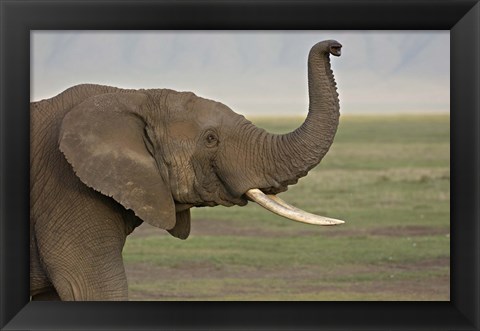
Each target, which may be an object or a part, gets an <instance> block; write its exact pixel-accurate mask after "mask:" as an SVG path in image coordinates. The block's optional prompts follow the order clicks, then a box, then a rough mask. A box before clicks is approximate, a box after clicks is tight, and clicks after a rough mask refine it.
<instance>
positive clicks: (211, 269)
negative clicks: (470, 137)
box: [124, 115, 450, 301]
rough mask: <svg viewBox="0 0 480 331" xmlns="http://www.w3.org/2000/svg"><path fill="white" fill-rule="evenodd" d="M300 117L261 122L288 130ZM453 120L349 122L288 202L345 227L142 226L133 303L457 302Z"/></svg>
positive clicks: (133, 243)
mask: <svg viewBox="0 0 480 331" xmlns="http://www.w3.org/2000/svg"><path fill="white" fill-rule="evenodd" d="M301 120H302V119H300V118H280V119H271V118H270V119H269V118H265V119H261V118H258V119H254V120H253V122H254V123H255V124H257V125H259V126H261V127H263V128H265V129H267V130H268V131H271V132H278V133H283V132H288V131H290V130H291V129H292V128H295V127H297V126H298V125H299V124H300V123H301ZM449 141H450V130H449V116H448V115H388V116H387V115H385V116H371V115H362V116H360V115H359V116H342V117H341V121H340V127H339V130H338V133H337V136H336V138H335V141H334V143H333V145H332V147H331V149H330V151H329V153H328V154H327V155H326V157H325V158H324V160H323V161H322V163H321V164H320V165H319V166H317V167H316V168H315V169H313V170H312V171H311V172H310V173H309V175H308V176H307V177H304V178H303V179H301V180H300V181H299V183H298V184H297V185H295V186H292V187H290V189H289V190H288V191H287V192H285V193H282V194H281V197H282V198H284V199H285V200H287V201H289V202H290V203H292V204H293V205H296V206H298V207H300V208H303V209H305V210H307V211H310V212H314V213H317V214H320V215H324V216H330V217H334V218H339V219H343V220H345V221H346V224H344V225H341V226H337V227H316V226H312V225H305V224H300V223H295V222H292V221H289V220H286V219H283V218H281V217H279V216H275V215H273V214H271V213H269V212H267V211H265V210H264V209H262V208H260V207H259V206H257V205H255V204H253V203H249V204H248V206H246V207H231V208H225V207H215V208H199V209H195V210H193V211H192V232H191V235H190V237H189V238H188V239H187V240H185V241H181V240H178V239H175V238H173V237H171V236H170V235H168V234H167V233H166V232H165V231H162V230H159V229H156V228H153V227H152V226H149V225H148V224H143V225H142V226H140V227H139V228H138V229H136V230H135V232H134V233H133V234H132V235H131V236H130V237H129V238H128V239H127V243H126V246H125V250H124V259H125V261H126V262H125V264H126V270H127V276H128V280H129V286H130V290H129V291H130V293H129V295H130V299H131V300H182V301H183V300H302V301H304V300H322V301H329V300H388V301H403V300H406V301H409V300H415V301H416V300H435V301H440V300H449V299H450V290H449V282H450V218H449V214H450V167H449V165H450V144H449Z"/></svg>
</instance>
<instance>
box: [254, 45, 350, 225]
mask: <svg viewBox="0 0 480 331" xmlns="http://www.w3.org/2000/svg"><path fill="white" fill-rule="evenodd" d="M341 47H342V45H341V44H340V43H338V42H337V41H334V40H327V41H322V42H319V43H317V44H316V45H314V46H313V47H312V49H311V50H310V54H309V57H308V87H309V98H310V105H309V112H308V115H307V118H306V120H305V122H304V123H303V124H302V125H301V126H300V127H299V128H297V129H296V130H295V131H293V132H290V133H287V134H284V135H273V134H262V135H261V136H262V137H263V144H262V145H263V146H262V147H261V149H262V150H263V151H261V153H260V154H258V155H259V156H265V155H269V156H270V157H271V158H273V162H271V161H269V162H268V164H269V165H273V166H270V167H273V169H269V170H267V173H270V176H269V178H268V179H267V182H269V185H268V186H266V187H258V189H260V190H261V191H263V192H265V193H267V194H268V193H278V192H281V191H284V190H285V189H286V187H287V185H289V184H292V183H295V182H296V181H297V180H298V179H299V178H301V177H303V176H305V175H306V174H307V172H308V171H309V170H310V169H312V168H313V167H315V166H316V165H317V164H318V163H319V162H320V161H321V160H322V158H323V157H324V156H325V154H326V153H327V151H328V150H329V148H330V146H331V144H332V142H333V138H334V136H335V133H336V131H337V127H338V121H339V116H340V113H339V109H340V107H339V100H338V93H337V89H336V83H335V80H334V77H333V72H332V70H331V68H330V54H332V55H335V56H340V50H341ZM260 162H261V161H260ZM247 196H248V197H249V198H250V199H252V200H254V201H256V202H258V203H259V204H261V205H264V206H265V203H264V202H263V200H264V198H266V199H267V200H268V195H267V196H265V197H263V196H262V195H261V192H260V194H259V193H258V192H257V191H255V190H254V191H252V190H250V191H248V192H247ZM267 200H265V201H267ZM270 200H271V202H270V203H268V204H267V205H268V208H267V207H266V208H267V209H270V210H272V211H274V212H276V213H278V214H280V215H282V216H285V217H288V218H292V217H290V216H291V215H293V214H295V213H297V212H298V210H296V209H295V208H294V207H291V206H289V205H285V204H284V203H279V201H278V200H277V201H275V199H270ZM292 210H293V211H294V213H293V214H292V212H291V211H292ZM310 215H311V214H310ZM293 219H295V217H294V218H293ZM295 220H297V221H302V222H307V223H312V224H321V225H332V224H339V223H343V222H342V221H337V220H332V219H325V218H324V219H323V220H322V219H316V220H313V219H312V217H311V216H309V215H307V216H305V215H304V216H301V217H297V218H296V219H295ZM309 220H310V221H309Z"/></svg>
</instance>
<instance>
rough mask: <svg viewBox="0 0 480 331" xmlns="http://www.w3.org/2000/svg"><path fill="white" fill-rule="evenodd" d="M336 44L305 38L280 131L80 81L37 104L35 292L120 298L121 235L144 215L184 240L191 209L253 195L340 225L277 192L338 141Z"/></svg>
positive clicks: (185, 101) (149, 93)
mask: <svg viewBox="0 0 480 331" xmlns="http://www.w3.org/2000/svg"><path fill="white" fill-rule="evenodd" d="M341 47H342V46H341V44H340V43H338V42H336V41H333V40H330V41H323V42H320V43H317V44H316V45H314V46H313V47H312V49H311V51H310V53H309V57H308V84H309V98H310V107H309V113H308V116H307V118H306V120H305V122H304V123H303V124H302V125H301V126H300V127H299V128H298V129H296V130H295V131H293V132H291V133H288V134H283V135H277V134H270V133H267V132H266V131H265V130H263V129H260V128H257V127H256V126H254V125H253V124H252V123H251V122H249V121H248V120H246V119H245V118H244V117H243V116H241V115H238V114H236V113H235V112H233V111H232V110H231V109H229V108H228V107H227V106H225V105H223V104H222V103H219V102H215V101H212V100H207V99H204V98H201V97H198V96H196V95H195V94H193V93H191V92H176V91H173V90H168V89H145V90H144V89H142V90H131V89H129V90H127V89H120V88H115V87H109V86H100V85H78V86H75V87H72V88H69V89H67V90H66V91H64V92H62V93H61V94H59V95H57V96H55V97H53V98H51V99H48V100H42V101H39V102H32V103H31V106H30V108H31V109H30V111H31V152H30V153H31V156H30V165H31V173H30V176H31V202H30V208H31V217H30V219H31V221H30V233H31V235H30V253H31V255H30V256H31V261H30V293H31V296H32V299H33V300H37V299H61V300H126V299H127V289H128V288H127V279H126V275H125V270H124V266H123V261H122V248H123V246H124V243H125V240H126V236H127V235H128V234H130V233H131V232H132V231H133V230H134V229H135V227H137V226H138V225H140V224H141V223H142V222H143V221H145V222H147V223H149V224H151V225H154V226H156V227H159V228H162V229H165V230H167V231H168V232H169V233H170V234H171V235H173V236H174V237H177V238H181V239H186V238H187V237H188V235H189V232H190V208H192V207H201V206H216V205H223V206H232V205H239V206H243V205H245V204H247V202H248V200H253V201H256V202H258V203H259V204H261V205H262V206H264V207H265V208H267V209H270V210H272V211H274V212H276V213H279V214H280V215H282V216H286V217H289V218H292V219H294V220H297V221H303V222H307V223H314V224H321V225H333V224H339V223H343V221H339V220H335V219H329V218H326V217H321V216H316V215H312V214H308V213H305V212H303V211H301V210H299V209H296V208H295V207H292V206H290V205H289V204H287V203H286V202H284V201H282V200H281V199H279V198H278V197H276V196H275V194H277V193H279V192H282V191H285V190H287V186H288V185H290V184H295V183H296V182H297V181H298V179H299V178H300V177H303V176H305V175H306V174H307V172H308V171H309V170H310V169H312V168H313V167H314V166H316V165H317V164H318V163H319V162H320V160H321V159H322V158H323V156H324V155H325V154H326V153H327V151H328V149H329V148H330V145H331V144H332V142H333V139H334V136H335V133H336V130H337V126H338V121H339V101H338V94H337V92H336V83H335V81H334V77H333V73H332V71H331V69H330V54H332V55H335V56H339V55H340V50H341Z"/></svg>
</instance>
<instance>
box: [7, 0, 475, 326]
mask: <svg viewBox="0 0 480 331" xmlns="http://www.w3.org/2000/svg"><path fill="white" fill-rule="evenodd" d="M0 10H1V12H0V22H1V23H0V24H1V63H0V65H1V68H0V72H1V81H0V87H1V89H0V93H1V94H0V98H1V113H0V116H1V117H0V125H1V131H0V133H1V150H0V152H1V177H0V181H1V193H0V194H1V196H0V198H1V199H0V203H1V205H0V212H1V232H0V235H1V249H0V254H1V255H0V257H1V260H0V262H1V266H0V267H1V269H0V272H1V273H0V277H1V278H0V287H1V288H0V291H1V294H0V314H1V319H0V327H2V328H3V329H5V330H27V329H28V330H40V329H48V330H73V329H75V330H83V329H86V330H88V329H95V330H112V329H121V330H128V329H132V330H145V329H149V330H151V329H236V330H243V329H277V330H284V329H329V330H330V329H346V330H356V329H358V330H360V329H361V330H365V329H369V330H372V329H377V330H385V329H389V330H393V329H395V330H397V329H398V330H403V329H405V330H411V329H415V330H427V329H429V330H432V329H434V330H478V329H479V328H480V314H479V312H480V299H479V298H480V291H479V289H480V277H479V265H480V253H479V252H480V249H479V248H480V247H479V246H480V245H479V243H480V226H479V208H478V204H479V203H480V199H479V183H480V182H479V179H480V178H479V147H480V145H479V137H480V136H479V133H480V128H479V115H480V102H479V99H480V98H479V91H480V86H479V85H480V84H479V82H480V65H479V63H480V47H479V42H480V4H479V3H478V0H431V1H425V0H423V1H398V0H390V1H372V0H370V1H366V0H357V1H354V0H347V1H343V0H339V1H312V0H307V1H293V0H283V1H280V0H279V1H255V2H253V1H175V2H174V1H150V0H143V1H134V0H120V1H108V0H99V1H72V0H63V1H60V0H49V1H47V0H38V1H26V0H0ZM42 29H43V30H60V29H61V30H77V29H78V30H105V29H107V30H152V29H153V30H164V29H167V30H195V29H202V30H210V29H219V30H240V29H241V30H276V29H281V30H315V29H322V30H326V29H328V30H450V36H451V44H450V54H451V80H450V82H451V114H450V115H451V287H450V288H451V300H450V302H368V303H367V302H206V303H205V302H118V303H115V302H75V303H66V302H29V293H28V292H29V280H28V276H29V250H28V247H29V227H28V224H29V222H28V219H29V190H30V183H29V99H30V93H29V84H30V75H29V74H30V72H29V56H30V31H31V30H42ZM445 51H448V49H446V50H445Z"/></svg>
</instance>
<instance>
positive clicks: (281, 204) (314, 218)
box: [245, 188, 345, 226]
mask: <svg viewBox="0 0 480 331" xmlns="http://www.w3.org/2000/svg"><path fill="white" fill-rule="evenodd" d="M245 195H246V196H247V197H248V198H249V199H250V200H252V201H254V202H256V203H257V204H259V205H260V206H262V207H263V208H265V209H267V210H268V211H271V212H273V213H275V214H277V215H280V216H283V217H285V218H288V219H290V220H292V221H297V222H302V223H307V224H313V225H327V226H328V225H338V224H343V223H345V222H344V221H341V220H337V219H334V218H329V217H324V216H319V215H315V214H311V213H309V212H306V211H304V210H302V209H299V208H296V207H294V206H292V205H290V204H289V203H287V202H285V201H283V200H282V199H280V198H279V197H278V196H276V195H272V194H265V193H263V192H262V191H261V190H259V189H256V188H255V189H250V190H248V191H247V193H245Z"/></svg>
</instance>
